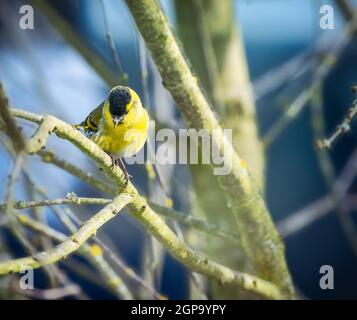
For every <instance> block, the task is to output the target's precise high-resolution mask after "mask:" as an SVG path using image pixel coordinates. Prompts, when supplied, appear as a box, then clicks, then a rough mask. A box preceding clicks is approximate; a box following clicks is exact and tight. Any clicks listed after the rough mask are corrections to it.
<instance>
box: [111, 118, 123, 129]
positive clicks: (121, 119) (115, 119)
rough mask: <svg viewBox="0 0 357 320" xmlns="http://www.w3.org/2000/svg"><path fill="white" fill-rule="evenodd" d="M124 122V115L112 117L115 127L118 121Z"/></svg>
mask: <svg viewBox="0 0 357 320" xmlns="http://www.w3.org/2000/svg"><path fill="white" fill-rule="evenodd" d="M123 122H124V116H120V117H119V116H114V117H113V124H114V127H116V126H117V125H118V124H119V123H123Z"/></svg>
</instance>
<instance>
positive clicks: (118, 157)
mask: <svg viewBox="0 0 357 320" xmlns="http://www.w3.org/2000/svg"><path fill="white" fill-rule="evenodd" d="M148 127H149V115H148V113H147V111H146V110H145V108H144V107H143V106H142V104H141V101H140V98H139V96H138V95H137V93H136V92H135V91H134V90H133V89H131V88H129V87H124V86H116V87H114V88H113V89H112V90H110V92H109V94H108V96H107V98H106V99H105V100H104V101H103V102H102V103H101V104H100V105H99V106H98V107H96V108H95V109H94V110H93V111H92V112H91V113H90V114H89V115H88V116H87V117H86V119H85V120H84V121H83V122H82V123H80V124H78V125H75V128H76V129H81V128H82V129H83V130H84V133H85V135H86V136H87V137H88V138H89V139H91V140H93V141H94V142H95V143H96V144H97V145H98V146H99V147H101V148H102V149H103V150H104V151H105V152H106V153H108V155H109V156H110V157H111V159H112V161H113V165H116V164H119V167H120V168H121V169H122V170H123V172H124V174H125V178H126V181H127V182H128V181H129V178H130V175H129V174H128V171H127V170H126V168H125V165H124V162H123V160H122V158H125V157H131V156H134V155H135V154H136V153H138V152H139V151H140V150H141V148H142V147H143V146H144V144H145V141H146V138H147V132H148Z"/></svg>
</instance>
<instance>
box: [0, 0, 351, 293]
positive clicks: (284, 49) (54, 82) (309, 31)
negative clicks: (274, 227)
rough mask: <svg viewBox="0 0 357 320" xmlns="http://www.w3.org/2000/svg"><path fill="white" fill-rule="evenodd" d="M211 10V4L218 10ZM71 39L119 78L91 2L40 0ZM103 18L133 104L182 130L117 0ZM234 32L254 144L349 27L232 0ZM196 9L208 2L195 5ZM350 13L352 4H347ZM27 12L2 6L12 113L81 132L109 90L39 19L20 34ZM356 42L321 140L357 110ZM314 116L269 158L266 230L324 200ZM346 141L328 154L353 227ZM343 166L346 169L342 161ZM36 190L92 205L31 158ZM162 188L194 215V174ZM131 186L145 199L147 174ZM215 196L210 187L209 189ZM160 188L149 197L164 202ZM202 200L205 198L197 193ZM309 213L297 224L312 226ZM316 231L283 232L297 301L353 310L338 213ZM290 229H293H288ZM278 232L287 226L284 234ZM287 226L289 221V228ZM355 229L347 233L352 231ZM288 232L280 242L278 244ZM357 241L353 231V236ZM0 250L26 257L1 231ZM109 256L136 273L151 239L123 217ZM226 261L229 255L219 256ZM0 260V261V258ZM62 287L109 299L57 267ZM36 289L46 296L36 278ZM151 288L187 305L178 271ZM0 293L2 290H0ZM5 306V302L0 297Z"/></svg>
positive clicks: (293, 125)
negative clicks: (251, 99) (248, 86)
mask: <svg viewBox="0 0 357 320" xmlns="http://www.w3.org/2000/svg"><path fill="white" fill-rule="evenodd" d="M217 1H218V0H217ZM47 2H48V3H49V4H51V5H52V6H53V8H55V9H56V10H57V13H58V14H60V15H61V17H62V18H64V19H65V20H66V21H67V22H68V23H69V24H70V25H71V26H72V28H73V29H74V30H75V31H76V33H77V34H78V35H79V37H80V38H81V39H82V40H83V42H84V43H86V44H87V45H88V47H89V48H91V50H93V51H94V52H96V53H97V54H98V55H99V56H100V57H102V59H103V60H104V61H105V62H106V64H107V65H108V66H109V68H111V69H112V70H117V65H116V64H115V62H114V61H113V57H112V52H111V50H110V48H109V46H108V40H107V38H106V36H105V34H106V30H105V20H104V16H103V12H102V7H101V4H100V1H99V0H98V1H97V0H89V1H88V0H87V1H84V0H76V1H72V0H62V1H59V0H58V1H55V0H52V1H47ZM104 2H105V8H106V13H107V14H106V18H107V21H108V25H109V29H110V32H111V34H112V38H113V40H114V42H115V46H116V49H117V52H118V54H119V60H120V64H121V67H122V69H123V71H124V72H125V73H126V74H127V76H128V84H129V85H130V86H131V87H132V88H134V89H135V90H136V91H137V92H138V93H139V95H140V96H141V97H144V96H145V97H146V98H145V99H146V104H147V105H148V106H149V110H150V112H151V114H153V115H155V118H156V119H158V120H160V121H161V122H162V123H166V124H172V125H173V126H174V127H176V128H177V127H183V126H184V124H183V122H182V120H181V119H180V116H179V114H178V111H177V110H176V109H175V106H174V103H173V101H172V100H171V98H170V95H169V94H168V92H166V90H165V89H164V87H163V86H162V83H161V79H160V76H159V74H158V72H157V71H156V68H155V66H154V64H153V63H152V61H151V59H150V56H149V53H148V52H146V51H145V48H144V49H143V48H142V47H140V46H142V43H140V41H141V40H140V38H139V37H138V32H137V30H136V27H135V25H134V23H133V19H132V17H131V15H130V12H129V11H128V9H127V7H126V5H125V3H124V1H122V0H104ZM232 2H233V8H234V17H235V22H236V23H237V25H239V28H240V30H241V34H242V37H243V40H244V45H245V50H246V56H247V61H248V68H249V73H250V77H251V80H252V85H253V89H254V93H255V99H256V106H257V117H258V123H259V130H260V135H261V136H264V135H265V134H266V133H267V132H268V131H269V128H271V126H272V125H273V124H274V123H275V121H276V120H277V119H279V118H281V117H282V115H283V114H284V112H285V111H286V109H287V108H288V107H289V105H291V103H292V102H293V101H294V100H295V99H296V98H297V97H298V96H299V95H300V94H301V93H302V92H304V91H305V90H308V88H309V86H310V85H311V79H312V78H313V77H314V75H315V73H316V70H318V68H319V66H320V65H321V64H322V62H323V58H324V57H326V55H328V54H330V53H331V54H333V53H334V52H333V48H334V46H335V45H336V43H339V41H341V38H342V37H343V34H344V30H345V28H346V18H345V17H344V16H343V14H342V13H341V11H340V10H339V9H338V8H337V7H336V3H335V1H329V0H324V1H322V0H321V1H318V0H285V1H281V0H246V1H245V0H233V1H232ZM161 3H162V6H163V8H164V10H165V13H166V14H167V16H168V18H169V20H170V23H171V24H172V26H173V27H174V29H176V28H177V19H176V18H177V13H176V12H175V6H174V3H173V1H171V0H161ZM203 3H204V0H203ZM350 3H351V4H352V5H354V4H356V3H354V1H351V2H350ZM23 4H26V1H18V0H16V1H10V0H0V79H1V82H2V83H3V85H4V87H5V89H6V92H7V94H8V97H9V100H10V104H11V105H12V106H16V107H18V108H23V109H26V110H30V111H33V112H37V113H46V114H52V115H55V116H57V117H59V118H61V119H63V120H65V121H67V122H69V123H78V122H80V121H81V120H83V118H84V117H85V116H86V114H87V113H88V112H89V111H90V110H91V109H92V108H93V107H95V106H96V105H97V104H99V103H100V102H101V101H102V100H103V99H104V97H105V95H106V94H107V92H108V89H109V88H108V87H107V85H106V84H105V82H104V81H103V80H102V79H101V78H100V77H99V76H98V75H97V73H96V72H95V71H94V70H93V69H92V68H91V66H90V65H89V64H87V63H86V61H85V60H84V59H83V58H82V56H81V55H80V54H79V53H78V52H77V51H76V50H75V49H73V48H72V47H71V46H70V45H69V44H68V42H67V41H66V40H65V39H64V38H63V37H62V36H61V35H60V34H59V33H58V32H57V31H56V30H55V29H54V28H53V26H52V25H51V21H49V20H48V19H47V18H46V17H44V16H43V15H42V14H41V12H40V11H39V10H37V9H35V28H34V30H21V29H20V28H19V24H18V21H19V18H20V16H21V15H20V14H19V8H20V6H21V5H23ZM323 4H329V5H332V6H333V7H334V9H335V10H334V21H335V29H334V30H321V29H320V27H319V20H320V17H321V15H320V14H319V10H320V7H321V5H323ZM356 44H357V38H356V36H355V35H352V36H351V37H350V38H348V40H347V43H346V44H344V45H343V48H342V49H341V53H340V55H339V56H338V57H337V58H336V59H337V61H336V63H335V64H334V65H333V66H331V67H330V68H329V70H328V72H327V75H326V77H324V79H323V81H322V97H323V119H324V121H325V125H326V134H328V133H330V132H331V131H332V130H333V129H334V128H335V127H336V125H337V124H338V123H340V122H341V120H342V119H343V117H344V115H345V114H346V111H347V109H348V107H349V106H350V105H351V102H352V101H353V99H354V96H353V94H352V92H351V89H350V87H351V86H352V85H353V84H356V74H357V65H356V63H355V62H356V58H357V45H356ZM143 50H144V59H145V60H146V64H147V66H148V81H147V84H148V91H147V92H144V90H145V86H143V81H142V78H143V68H142V66H143V64H142V61H141V62H140V58H143ZM314 116H316V115H314V113H313V112H312V109H311V103H310V102H308V103H307V104H306V105H305V106H304V107H303V109H302V111H301V112H299V114H298V115H296V117H294V119H293V120H292V121H291V122H290V123H289V124H288V126H287V127H286V128H285V129H284V130H283V131H282V132H281V133H279V135H278V136H277V137H276V138H275V139H274V140H273V141H272V143H271V144H270V145H269V147H268V148H267V149H266V188H265V189H266V199H267V203H268V206H269V209H270V212H271V214H272V217H273V219H274V221H276V222H277V224H278V226H280V227H281V228H284V226H286V221H288V222H289V221H290V220H286V219H288V218H289V217H291V216H293V215H294V214H295V216H296V213H297V212H300V213H301V212H302V210H304V209H306V208H311V205H312V204H314V203H315V202H316V201H318V200H319V199H322V198H323V197H325V196H326V195H327V194H328V193H329V187H328V186H327V185H326V183H325V180H324V176H323V174H322V171H321V166H320V165H319V161H318V158H317V156H316V150H315V147H314V140H315V138H314V133H313V129H312V120H313V117H314ZM21 124H22V126H23V131H24V133H26V134H27V133H28V134H30V133H31V132H32V131H33V129H34V128H35V126H33V125H31V124H29V123H25V122H21ZM355 127H356V125H354V126H352V129H353V130H352V133H351V134H349V135H347V136H345V137H344V138H343V139H341V141H339V142H338V144H336V146H335V147H334V148H333V149H332V150H331V151H329V155H330V157H331V159H332V163H333V166H334V169H335V173H336V176H339V174H340V173H341V172H342V171H343V170H344V168H346V165H347V164H349V165H350V167H352V168H353V167H354V168H355V169H354V170H350V171H348V173H347V178H348V179H349V180H351V182H352V183H351V185H350V186H349V188H348V194H349V200H350V201H348V203H347V200H346V198H343V200H342V202H343V204H344V205H345V206H346V208H347V211H348V214H350V215H351V217H352V222H353V223H356V222H357V221H356V208H357V203H356V183H355V182H354V183H353V180H354V176H353V174H354V175H356V174H357V170H356V167H357V156H356V150H357V149H356V139H357V133H356V132H357V128H355ZM49 148H50V149H54V150H60V155H61V156H62V157H63V158H66V159H69V160H70V161H71V162H73V163H76V164H79V165H80V166H81V167H82V168H83V169H85V170H88V171H91V172H94V173H95V174H100V173H98V169H97V168H96V167H95V166H94V164H93V163H92V162H91V161H89V159H87V158H86V157H85V156H84V155H83V154H81V153H80V152H78V151H77V150H76V149H75V148H74V147H73V146H71V145H70V144H68V143H64V142H63V141H59V139H56V138H51V140H50V147H49ZM348 161H350V162H348ZM12 166H13V162H12V160H11V158H10V156H9V155H8V153H7V152H6V151H5V150H4V149H3V148H0V181H1V182H0V197H1V198H2V200H3V199H4V197H5V189H6V179H7V176H8V174H9V172H10V171H11V168H12ZM28 167H29V168H30V169H31V172H34V173H35V175H34V179H35V180H36V181H37V182H38V183H39V184H40V185H41V184H43V181H47V182H48V181H50V182H51V183H50V187H48V184H47V189H46V191H47V193H48V197H49V198H57V197H64V196H65V195H66V193H67V192H69V191H73V192H75V193H76V194H77V195H87V196H100V194H99V193H98V192H97V191H96V190H94V189H92V188H90V187H88V186H87V185H85V184H83V183H81V182H80V181H79V180H78V179H76V178H74V177H72V176H71V175H69V174H67V173H65V172H64V171H61V170H58V169H57V168H55V167H54V166H51V165H47V164H44V163H42V162H41V160H40V159H39V158H38V157H30V158H29V159H28ZM162 170H163V171H164V175H165V177H166V178H165V179H166V180H167V181H168V182H169V184H170V186H171V189H170V193H171V194H170V195H171V197H172V198H173V200H174V206H175V208H177V209H179V210H182V211H183V212H189V211H190V201H189V195H188V192H189V191H188V189H189V188H188V187H187V186H189V185H190V184H191V180H190V172H189V170H188V168H187V167H186V166H170V167H168V168H162ZM129 171H130V173H131V174H132V175H133V176H134V183H135V185H137V186H138V188H139V190H140V191H142V192H143V193H147V192H148V187H147V181H146V172H145V167H143V166H137V165H135V166H129ZM214 187H215V186H207V188H214ZM160 188H161V187H160V185H156V186H155V187H154V191H153V195H152V196H153V197H154V199H155V200H156V201H157V202H160V201H163V198H164V197H163V194H162V190H161V191H160ZM201 192H205V190H201ZM15 198H16V199H19V200H20V199H28V198H29V194H28V191H27V190H26V187H25V186H24V184H23V183H21V181H19V182H18V183H17V184H16V196H15ZM74 209H75V210H76V214H78V216H80V217H81V219H85V218H86V217H89V216H91V215H92V214H94V213H95V212H96V210H97V209H98V208H95V207H93V206H91V207H85V208H74ZM314 211H316V210H312V212H310V213H309V212H307V214H305V215H304V216H303V217H305V218H306V217H311V215H312V214H313V213H314ZM322 211H323V213H322V214H321V216H320V217H317V218H316V219H315V220H313V221H310V222H309V221H308V220H309V219H307V220H306V219H305V220H304V219H303V221H302V224H303V226H302V227H298V228H297V229H294V230H293V231H291V230H290V229H288V230H287V229H283V230H282V235H283V238H284V241H285V244H286V255H287V260H288V265H289V268H290V271H291V274H292V277H293V280H294V283H295V285H296V288H297V289H298V292H299V294H300V297H302V298H307V299H343V298H347V299H356V298H357V273H356V270H357V261H356V252H354V250H353V247H352V245H351V241H349V240H348V236H347V235H346V232H345V231H344V228H343V227H342V226H341V222H340V219H339V218H338V213H337V212H336V210H334V209H333V208H331V209H330V210H329V209H327V210H322ZM45 213H46V217H47V219H48V220H49V223H50V224H52V225H53V226H55V227H56V228H59V229H60V230H64V229H63V227H62V226H61V225H60V224H59V222H58V221H57V220H56V218H55V217H54V216H53V214H52V212H51V211H49V210H47V209H45ZM290 222H291V221H290ZM284 223H285V224H284ZM291 223H293V222H291ZM356 227H357V225H355V226H352V229H353V228H354V229H356ZM284 232H285V233H284ZM354 232H356V230H354ZM0 233H1V235H2V237H1V241H3V242H4V243H6V245H7V247H8V248H11V250H12V253H13V254H15V255H16V256H21V255H24V254H25V253H24V252H23V250H22V248H21V246H20V245H19V244H18V243H17V242H16V240H15V239H14V238H13V237H12V236H11V235H10V234H9V233H8V232H6V230H5V229H0ZM101 234H103V237H104V238H105V239H106V241H107V243H108V244H110V246H111V248H112V249H113V250H115V251H116V252H117V253H119V254H120V256H122V257H123V259H124V260H125V261H126V262H127V264H128V265H130V266H131V267H133V268H134V269H135V270H136V271H137V272H139V273H142V272H143V269H145V266H143V253H144V252H145V250H148V249H147V246H148V243H150V241H151V240H150V239H149V237H148V236H147V234H146V232H145V231H144V229H143V228H142V227H141V226H140V225H139V224H138V223H137V222H136V221H135V220H134V219H132V218H131V217H129V216H128V215H126V214H125V215H120V216H119V217H118V218H117V219H115V220H114V221H112V222H110V223H109V224H107V225H106V226H105V227H104V228H103V230H102V231H101ZM227 254H229V253H227ZM0 256H1V253H0ZM325 264H328V265H331V266H333V268H334V275H335V288H334V290H321V289H320V287H319V279H320V277H321V275H320V274H319V269H320V267H321V266H322V265H325ZM64 268H65V270H67V272H68V274H69V276H70V277H71V278H72V279H74V280H75V281H76V282H78V283H80V284H81V285H82V286H83V288H85V291H86V292H87V293H88V296H89V297H91V298H93V299H106V298H114V297H113V296H112V295H111V294H110V293H108V291H107V290H104V289H103V288H101V287H100V286H98V285H96V284H93V283H91V282H90V281H87V280H86V279H84V278H81V277H80V276H78V275H77V274H75V273H74V272H72V271H71V269H70V268H69V267H68V266H65V267H64ZM38 278H39V280H37V282H36V285H37V286H38V287H41V286H44V285H45V284H44V283H42V282H41V281H42V280H41V279H42V277H41V275H39V277H38ZM158 278H159V279H157V283H156V285H157V286H158V288H159V290H160V291H161V292H163V293H164V294H165V295H167V296H168V297H169V298H171V299H183V298H188V297H189V286H188V275H187V273H186V270H185V268H183V267H182V266H181V265H180V264H178V263H176V262H175V261H174V260H173V259H172V258H171V257H170V256H168V255H165V258H164V260H163V264H162V273H161V275H160V277H158ZM0 283H1V286H2V287H0V290H3V293H4V292H7V291H6V290H5V287H4V286H6V284H5V281H1V279H0ZM0 295H1V294H0Z"/></svg>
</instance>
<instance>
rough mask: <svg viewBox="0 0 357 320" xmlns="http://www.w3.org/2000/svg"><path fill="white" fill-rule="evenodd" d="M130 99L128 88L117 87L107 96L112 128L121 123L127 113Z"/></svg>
mask: <svg viewBox="0 0 357 320" xmlns="http://www.w3.org/2000/svg"><path fill="white" fill-rule="evenodd" d="M131 99H132V97H131V94H130V89H129V88H128V87H123V86H117V87H115V88H113V89H112V90H111V91H110V92H109V95H108V102H109V112H110V113H111V115H112V116H113V122H114V126H117V125H118V123H122V122H123V120H124V116H125V114H126V113H127V112H128V109H127V107H128V105H129V102H130V101H131Z"/></svg>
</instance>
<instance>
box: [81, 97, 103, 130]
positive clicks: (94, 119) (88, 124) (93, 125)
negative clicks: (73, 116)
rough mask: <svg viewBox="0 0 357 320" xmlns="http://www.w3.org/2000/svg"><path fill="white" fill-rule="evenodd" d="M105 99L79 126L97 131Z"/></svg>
mask: <svg viewBox="0 0 357 320" xmlns="http://www.w3.org/2000/svg"><path fill="white" fill-rule="evenodd" d="M103 106H104V101H103V102H102V103H101V104H100V105H99V106H98V107H96V108H95V109H94V110H93V111H92V112H91V113H90V114H89V115H88V116H87V117H86V118H85V119H84V121H83V122H81V123H80V124H79V125H77V127H83V128H84V129H85V130H91V131H97V128H98V123H99V121H100V119H101V118H102V115H103Z"/></svg>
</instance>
